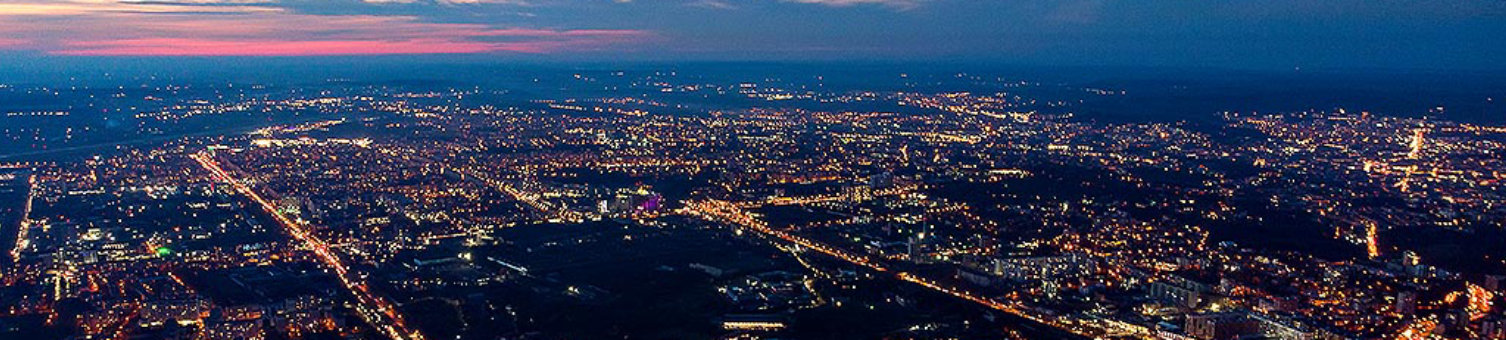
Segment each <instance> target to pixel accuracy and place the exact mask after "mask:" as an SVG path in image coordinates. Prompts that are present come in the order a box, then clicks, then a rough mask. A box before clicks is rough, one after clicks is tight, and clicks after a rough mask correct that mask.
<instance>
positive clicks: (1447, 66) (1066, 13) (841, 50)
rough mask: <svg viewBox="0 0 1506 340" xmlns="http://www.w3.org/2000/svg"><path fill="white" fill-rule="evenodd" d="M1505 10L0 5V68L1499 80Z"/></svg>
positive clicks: (915, 4)
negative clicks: (443, 66)
mask: <svg viewBox="0 0 1506 340" xmlns="http://www.w3.org/2000/svg"><path fill="white" fill-rule="evenodd" d="M1503 36H1506V1H1500V0H1458V1H1400V0H1324V1H1294V0H1271V1H1221V0H1199V1H1187V0H1178V1H1167V0H1133V1H1116V0H1043V1H1009V0H366V1H357V0H5V1H0V56H3V57H8V58H27V57H39V56H43V57H45V56H323V55H386V54H446V55H469V57H467V58H474V56H476V55H480V56H485V57H489V58H497V59H498V60H508V59H546V60H671V61H673V60H900V61H907V60H918V61H928V60H969V61H971V60H976V61H989V62H1002V63H1016V64H1049V65H1116V66H1169V67H1235V68H1271V69H1295V68H1355V69H1366V68H1384V69H1442V70H1502V69H1506V66H1503V61H1506V58H1503V57H1502V56H1503V55H1506V38H1503Z"/></svg>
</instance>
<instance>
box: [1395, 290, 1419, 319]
mask: <svg viewBox="0 0 1506 340" xmlns="http://www.w3.org/2000/svg"><path fill="white" fill-rule="evenodd" d="M1396 313H1398V314H1401V315H1403V316H1411V315H1413V314H1417V292H1414V291H1410V290H1408V291H1402V292H1401V293H1397V294H1396Z"/></svg>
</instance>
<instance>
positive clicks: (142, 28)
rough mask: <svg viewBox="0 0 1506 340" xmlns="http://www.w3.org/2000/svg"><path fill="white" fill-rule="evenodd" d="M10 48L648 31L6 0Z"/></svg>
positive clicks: (310, 43) (254, 45) (604, 37)
mask: <svg viewBox="0 0 1506 340" xmlns="http://www.w3.org/2000/svg"><path fill="white" fill-rule="evenodd" d="M0 37H3V38H0V49H6V50H32V51H41V52H44V53H48V54H57V55H87V56H320V55H366V54H457V53H496V52H505V53H552V52H569V51H579V50H600V49H605V48H609V47H613V46H620V45H626V44H631V43H634V42H638V41H642V40H645V39H648V38H651V37H652V34H651V33H648V32H645V31H637V30H569V29H540V28H496V27H492V26H490V25H483V24H456V23H430V22H423V21H421V19H420V18H417V17H412V16H381V15H314V14H300V13H293V12H291V11H288V10H284V9H279V8H272V7H257V6H240V5H234V6H190V5H173V4H163V3H146V4H141V3H119V2H110V1H47V2H32V3H19V4H0Z"/></svg>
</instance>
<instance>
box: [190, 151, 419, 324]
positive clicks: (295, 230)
mask: <svg viewBox="0 0 1506 340" xmlns="http://www.w3.org/2000/svg"><path fill="white" fill-rule="evenodd" d="M190 157H192V158H193V159H194V161H197V162H198V163H199V165H200V166H202V167H204V169H205V170H209V172H210V173H211V174H213V175H214V177H215V178H217V179H219V180H221V181H223V182H225V183H227V184H229V185H230V186H231V187H233V188H235V191H237V192H240V193H241V194H242V195H245V196H246V197H247V198H250V199H251V201H253V202H256V204H257V205H260V206H261V208H262V210H265V211H266V212H267V213H268V214H270V215H272V218H273V219H275V220H276V221H277V224H280V225H282V226H283V229H285V230H287V232H288V234H290V235H293V238H295V239H297V240H298V241H299V242H303V244H304V246H305V247H307V248H308V249H309V250H311V251H313V252H314V254H315V255H317V256H318V257H319V259H320V260H322V262H324V264H325V265H328V266H329V267H330V268H332V269H334V270H335V273H336V275H335V277H337V278H339V279H340V283H341V284H343V285H344V286H345V288H346V289H349V290H350V292H351V294H352V295H354V296H355V297H356V301H357V302H358V304H357V306H356V311H357V314H359V315H360V316H361V318H362V319H365V320H366V322H367V323H370V324H371V325H372V327H373V328H376V329H377V330H379V331H381V332H382V334H383V335H386V336H387V337H388V338H391V339H394V340H408V339H412V340H422V339H423V338H424V337H423V335H422V334H419V333H418V331H416V330H412V329H409V328H408V326H407V324H406V323H405V322H403V316H402V315H401V314H399V313H397V309H396V307H395V306H394V305H393V304H392V303H391V302H388V301H387V300H386V299H383V298H382V297H380V296H377V295H376V294H373V293H372V292H371V290H370V289H369V288H368V287H367V286H366V283H364V282H361V281H359V279H354V278H351V275H349V273H348V270H347V267H346V266H345V264H344V263H343V262H341V261H340V258H339V257H337V256H335V254H334V252H332V251H330V248H329V244H328V243H325V242H324V240H321V239H319V237H318V236H315V235H313V233H312V232H310V231H309V229H308V228H307V227H306V226H304V225H303V224H300V223H298V222H296V221H293V220H292V219H289V218H288V217H287V216H284V215H283V214H282V213H281V212H279V211H277V208H276V206H274V205H272V203H271V202H268V201H267V200H266V199H264V198H262V197H261V195H260V194H257V193H256V191H254V190H251V187H249V186H247V185H245V183H244V182H242V181H240V180H239V179H237V178H236V177H235V176H233V175H231V174H230V173H229V172H226V171H225V170H224V169H223V168H221V167H220V164H219V163H218V162H216V161H215V160H214V156H212V155H210V154H209V153H208V152H201V153H197V154H194V155H192V156H190ZM384 321H388V322H384Z"/></svg>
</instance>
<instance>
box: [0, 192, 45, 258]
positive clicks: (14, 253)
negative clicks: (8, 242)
mask: <svg viewBox="0 0 1506 340" xmlns="http://www.w3.org/2000/svg"><path fill="white" fill-rule="evenodd" d="M36 197H37V175H36V174H32V175H30V177H27V179H26V203H25V205H24V206H22V207H21V220H20V223H19V225H18V226H16V235H15V238H14V239H12V241H13V242H15V247H14V248H11V249H10V261H11V262H19V261H20V260H21V251H23V250H26V246H27V244H28V243H30V241H27V240H26V232H27V229H31V222H30V220H29V219H30V218H31V202H32V201H33V200H35V199H36ZM8 222H9V221H4V222H0V223H8Z"/></svg>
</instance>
